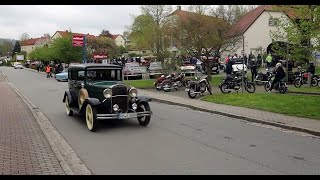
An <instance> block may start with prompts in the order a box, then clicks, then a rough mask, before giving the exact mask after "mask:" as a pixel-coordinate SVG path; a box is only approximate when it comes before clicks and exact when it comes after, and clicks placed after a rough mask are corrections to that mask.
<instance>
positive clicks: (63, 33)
mask: <svg viewBox="0 0 320 180" xmlns="http://www.w3.org/2000/svg"><path fill="white" fill-rule="evenodd" d="M56 33H59V34H60V35H61V36H68V34H69V33H70V32H69V31H57V32H56ZM56 33H55V34H56ZM72 35H75V36H80V35H82V36H87V37H88V38H95V36H94V35H91V34H82V33H72Z"/></svg>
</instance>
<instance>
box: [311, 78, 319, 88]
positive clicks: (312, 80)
mask: <svg viewBox="0 0 320 180" xmlns="http://www.w3.org/2000/svg"><path fill="white" fill-rule="evenodd" d="M317 80H318V79H317V78H316V77H314V78H312V79H311V86H312V87H316V86H317Z"/></svg>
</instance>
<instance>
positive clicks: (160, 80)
mask: <svg viewBox="0 0 320 180" xmlns="http://www.w3.org/2000/svg"><path fill="white" fill-rule="evenodd" d="M170 78H172V75H168V76H164V75H161V76H160V77H159V78H157V79H156V80H155V82H154V83H153V84H154V87H155V88H156V90H158V91H160V90H163V81H165V80H167V79H170Z"/></svg>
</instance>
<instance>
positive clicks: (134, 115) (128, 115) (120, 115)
mask: <svg viewBox="0 0 320 180" xmlns="http://www.w3.org/2000/svg"><path fill="white" fill-rule="evenodd" d="M151 115H152V112H151V111H144V112H135V113H118V114H97V119H98V120H105V119H129V118H138V117H144V116H151Z"/></svg>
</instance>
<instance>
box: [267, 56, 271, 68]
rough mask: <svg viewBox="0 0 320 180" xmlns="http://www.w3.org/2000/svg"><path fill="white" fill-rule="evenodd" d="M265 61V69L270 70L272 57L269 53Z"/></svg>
mask: <svg viewBox="0 0 320 180" xmlns="http://www.w3.org/2000/svg"><path fill="white" fill-rule="evenodd" d="M266 61H267V69H270V67H271V63H272V56H271V54H270V53H269V54H268V56H267V58H266Z"/></svg>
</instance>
